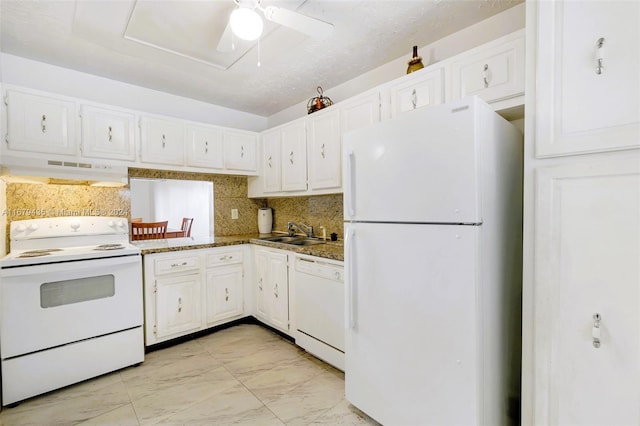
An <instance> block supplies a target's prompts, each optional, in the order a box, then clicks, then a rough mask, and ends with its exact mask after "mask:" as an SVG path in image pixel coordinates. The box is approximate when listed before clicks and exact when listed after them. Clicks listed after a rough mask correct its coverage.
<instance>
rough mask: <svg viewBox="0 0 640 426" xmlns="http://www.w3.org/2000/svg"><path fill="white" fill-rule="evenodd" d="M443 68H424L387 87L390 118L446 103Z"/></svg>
mask: <svg viewBox="0 0 640 426" xmlns="http://www.w3.org/2000/svg"><path fill="white" fill-rule="evenodd" d="M445 87H446V86H445V68H444V67H436V68H432V67H429V68H425V69H422V70H419V71H416V72H413V73H411V74H409V75H408V76H406V77H405V78H402V79H400V80H398V81H396V82H394V83H392V84H391V85H390V86H389V91H390V95H391V116H392V117H395V116H397V115H399V114H401V113H403V112H406V111H411V110H414V109H416V108H420V107H423V106H428V105H438V104H441V103H444V102H445V101H446V96H445Z"/></svg>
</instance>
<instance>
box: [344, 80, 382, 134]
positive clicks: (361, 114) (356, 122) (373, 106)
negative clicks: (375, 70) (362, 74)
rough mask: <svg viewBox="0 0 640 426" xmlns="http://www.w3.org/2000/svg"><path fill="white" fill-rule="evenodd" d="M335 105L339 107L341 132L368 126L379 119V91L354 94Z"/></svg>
mask: <svg viewBox="0 0 640 426" xmlns="http://www.w3.org/2000/svg"><path fill="white" fill-rule="evenodd" d="M337 107H338V108H339V109H340V121H341V124H342V133H347V132H349V131H351V130H356V129H360V128H362V127H366V126H369V125H371V124H373V123H377V122H379V121H380V92H379V91H378V90H375V91H373V92H370V93H366V94H364V95H361V96H356V97H354V98H351V99H348V100H346V101H344V102H341V103H340V104H338V105H337Z"/></svg>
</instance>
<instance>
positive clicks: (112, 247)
mask: <svg viewBox="0 0 640 426" xmlns="http://www.w3.org/2000/svg"><path fill="white" fill-rule="evenodd" d="M123 248H124V246H123V245H122V244H100V245H99V246H97V247H96V248H94V250H120V249H123Z"/></svg>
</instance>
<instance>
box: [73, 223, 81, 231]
mask: <svg viewBox="0 0 640 426" xmlns="http://www.w3.org/2000/svg"><path fill="white" fill-rule="evenodd" d="M78 228H80V222H78V221H74V222H71V229H73V230H74V231H78Z"/></svg>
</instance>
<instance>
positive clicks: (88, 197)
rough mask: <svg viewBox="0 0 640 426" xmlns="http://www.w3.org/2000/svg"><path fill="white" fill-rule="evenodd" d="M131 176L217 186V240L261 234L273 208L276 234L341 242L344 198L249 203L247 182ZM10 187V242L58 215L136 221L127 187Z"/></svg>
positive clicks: (147, 173) (157, 173) (142, 172)
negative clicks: (292, 226)
mask: <svg viewBox="0 0 640 426" xmlns="http://www.w3.org/2000/svg"><path fill="white" fill-rule="evenodd" d="M129 177H140V178H163V179H188V180H207V181H212V182H213V183H214V216H215V217H214V223H215V226H214V232H215V235H216V236H227V235H239V234H252V233H257V232H258V209H259V208H260V207H271V208H272V209H273V230H274V231H286V230H287V222H288V221H294V222H302V223H304V224H307V225H311V226H313V227H314V228H315V231H316V235H318V236H321V235H322V231H321V229H320V226H324V227H325V228H326V230H327V238H328V237H329V235H330V234H331V233H332V232H335V233H337V234H338V238H340V239H342V235H343V224H342V220H343V216H342V194H336V195H322V196H313V197H289V198H273V199H271V198H270V199H268V200H265V199H250V198H247V178H246V177H244V176H228V175H216V174H207V173H190V172H173V171H162V170H150V169H138V168H130V169H129ZM52 182H53V183H49V184H42V185H41V184H31V183H7V185H6V211H5V212H4V214H5V215H6V219H7V227H6V229H5V231H6V232H7V234H5V235H6V238H7V239H8V230H9V224H10V223H11V222H12V221H15V220H24V219H35V218H43V217H58V216H92V215H96V216H120V217H124V218H126V219H130V217H131V192H130V190H129V188H128V187H124V188H110V187H93V186H89V185H70V184H67V183H68V182H65V184H56V183H55V181H52ZM231 209H238V219H231Z"/></svg>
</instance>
